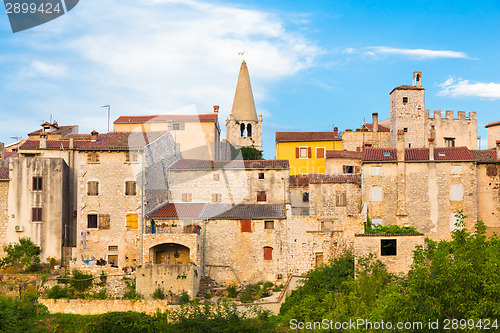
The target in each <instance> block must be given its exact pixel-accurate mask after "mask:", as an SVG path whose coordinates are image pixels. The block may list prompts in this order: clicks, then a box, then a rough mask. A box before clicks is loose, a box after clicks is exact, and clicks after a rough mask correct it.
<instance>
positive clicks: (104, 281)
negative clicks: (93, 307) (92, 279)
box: [99, 271, 108, 286]
mask: <svg viewBox="0 0 500 333" xmlns="http://www.w3.org/2000/svg"><path fill="white" fill-rule="evenodd" d="M99 279H100V280H101V286H105V285H106V281H108V276H107V275H106V273H105V272H104V271H101V276H100V277H99Z"/></svg>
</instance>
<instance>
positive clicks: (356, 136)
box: [342, 113, 391, 152]
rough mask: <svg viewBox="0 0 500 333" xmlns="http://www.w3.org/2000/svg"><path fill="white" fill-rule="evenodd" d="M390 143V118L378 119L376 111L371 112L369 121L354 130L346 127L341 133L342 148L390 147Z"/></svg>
mask: <svg viewBox="0 0 500 333" xmlns="http://www.w3.org/2000/svg"><path fill="white" fill-rule="evenodd" d="M390 144H391V130H390V119H386V120H383V121H379V119H378V113H373V114H372V122H371V123H364V124H363V125H362V126H361V128H359V129H356V130H355V131H353V130H352V129H349V130H347V129H346V130H344V132H343V133H342V149H343V150H348V151H358V152H360V151H362V150H363V148H364V147H374V148H384V147H390Z"/></svg>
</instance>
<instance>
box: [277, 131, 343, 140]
mask: <svg viewBox="0 0 500 333" xmlns="http://www.w3.org/2000/svg"><path fill="white" fill-rule="evenodd" d="M338 140H342V138H341V137H338V136H337V137H334V136H333V132H276V142H304V141H338Z"/></svg>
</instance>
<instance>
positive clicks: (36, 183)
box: [31, 177, 38, 191]
mask: <svg viewBox="0 0 500 333" xmlns="http://www.w3.org/2000/svg"><path fill="white" fill-rule="evenodd" d="M37 185H38V182H37V180H36V177H33V186H32V187H31V188H32V189H33V191H34V190H36V189H37Z"/></svg>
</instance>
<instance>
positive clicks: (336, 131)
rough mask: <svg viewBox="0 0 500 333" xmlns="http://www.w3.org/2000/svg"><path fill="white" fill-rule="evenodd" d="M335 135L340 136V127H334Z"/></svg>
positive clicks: (335, 136)
mask: <svg viewBox="0 0 500 333" xmlns="http://www.w3.org/2000/svg"><path fill="white" fill-rule="evenodd" d="M333 137H334V138H338V137H339V128H338V127H334V128H333Z"/></svg>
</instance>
